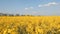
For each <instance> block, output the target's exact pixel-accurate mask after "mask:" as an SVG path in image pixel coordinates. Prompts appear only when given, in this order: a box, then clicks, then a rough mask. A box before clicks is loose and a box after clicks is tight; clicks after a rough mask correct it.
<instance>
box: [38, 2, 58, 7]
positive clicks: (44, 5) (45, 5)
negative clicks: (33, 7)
mask: <svg viewBox="0 0 60 34" xmlns="http://www.w3.org/2000/svg"><path fill="white" fill-rule="evenodd" d="M57 4H58V3H56V2H50V3H47V4H43V5H38V7H49V6H53V5H57Z"/></svg>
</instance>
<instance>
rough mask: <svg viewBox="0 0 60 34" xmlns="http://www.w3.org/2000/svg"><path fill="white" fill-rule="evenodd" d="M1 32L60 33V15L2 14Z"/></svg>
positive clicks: (20, 33) (5, 33)
mask: <svg viewBox="0 0 60 34" xmlns="http://www.w3.org/2000/svg"><path fill="white" fill-rule="evenodd" d="M0 34H60V16H14V17H13V16H0Z"/></svg>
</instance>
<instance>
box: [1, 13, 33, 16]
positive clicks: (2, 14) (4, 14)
mask: <svg viewBox="0 0 60 34" xmlns="http://www.w3.org/2000/svg"><path fill="white" fill-rule="evenodd" d="M0 16H33V15H20V14H15V15H14V14H6V13H0Z"/></svg>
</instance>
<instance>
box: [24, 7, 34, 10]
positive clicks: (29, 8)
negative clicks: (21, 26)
mask: <svg viewBox="0 0 60 34" xmlns="http://www.w3.org/2000/svg"><path fill="white" fill-rule="evenodd" d="M33 8H34V7H28V8H25V10H31V9H33Z"/></svg>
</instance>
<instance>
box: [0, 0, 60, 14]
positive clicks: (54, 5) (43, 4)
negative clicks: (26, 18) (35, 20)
mask: <svg viewBox="0 0 60 34" xmlns="http://www.w3.org/2000/svg"><path fill="white" fill-rule="evenodd" d="M0 12H1V13H8V14H17V13H18V14H30V15H60V0H0Z"/></svg>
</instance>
